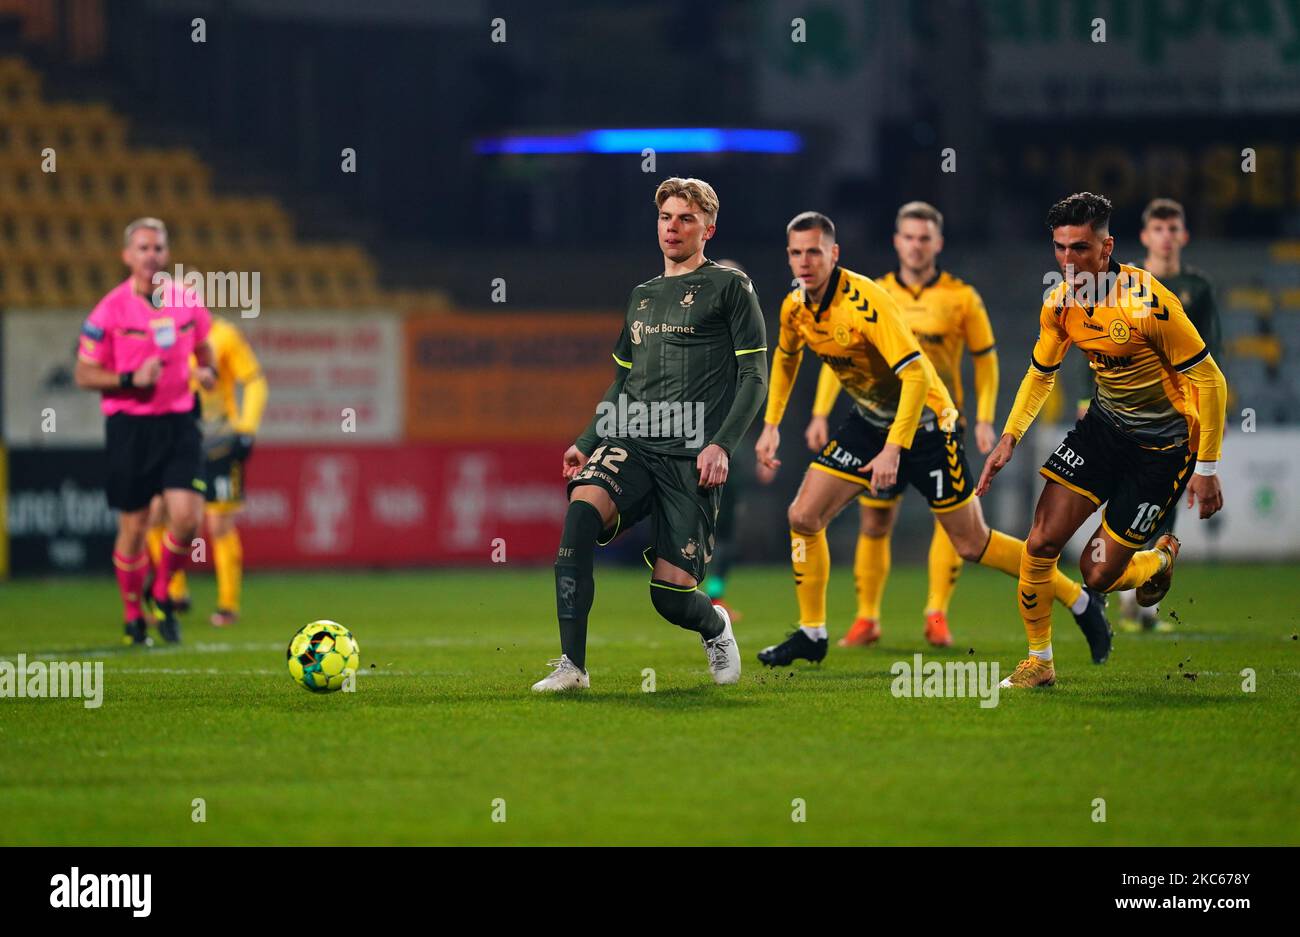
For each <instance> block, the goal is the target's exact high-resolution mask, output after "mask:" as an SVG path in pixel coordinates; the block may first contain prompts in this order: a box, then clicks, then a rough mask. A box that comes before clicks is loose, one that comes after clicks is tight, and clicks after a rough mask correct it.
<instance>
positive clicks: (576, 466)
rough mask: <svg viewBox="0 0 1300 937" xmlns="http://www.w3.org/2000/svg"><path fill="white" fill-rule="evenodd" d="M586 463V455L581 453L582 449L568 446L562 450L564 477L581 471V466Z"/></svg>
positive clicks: (568, 477)
mask: <svg viewBox="0 0 1300 937" xmlns="http://www.w3.org/2000/svg"><path fill="white" fill-rule="evenodd" d="M586 464H587V457H586V456H585V455H583V454H582V450H581V449H579V448H578V447H577V446H570V447H569V448H568V449H566V450H565V452H564V477H565V479H566V480H567V479H570V478H573V477H574V476H576V475H577V474H578V473H579V472H581V471H582V467H583V466H584V465H586Z"/></svg>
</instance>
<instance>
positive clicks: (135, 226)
mask: <svg viewBox="0 0 1300 937" xmlns="http://www.w3.org/2000/svg"><path fill="white" fill-rule="evenodd" d="M141 228H148V229H149V230H151V231H157V232H158V233H159V234H161V235H162V238H163V240H164V241H165V240H167V226H166V225H165V224H163V223H162V219H161V218H137V219H135V221H133V222H131V223H130V224H129V225H127V226H126V230H125V231H123V232H122V246H123V247H130V246H131V235H133V234H135V233H136V232H137V231H139V230H140V229H141Z"/></svg>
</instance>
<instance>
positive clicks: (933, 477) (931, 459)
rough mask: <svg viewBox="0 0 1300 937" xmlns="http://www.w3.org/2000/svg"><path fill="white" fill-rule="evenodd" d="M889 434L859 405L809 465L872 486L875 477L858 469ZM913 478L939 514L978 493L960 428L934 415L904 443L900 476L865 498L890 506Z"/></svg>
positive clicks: (870, 503)
mask: <svg viewBox="0 0 1300 937" xmlns="http://www.w3.org/2000/svg"><path fill="white" fill-rule="evenodd" d="M887 437H888V434H887V433H885V432H882V431H881V430H879V429H877V428H876V427H874V426H872V425H871V424H870V423H868V422H867V421H866V420H864V419H863V418H862V417H861V416H859V415H858V413H857V411H854V412H853V413H851V414H849V418H848V419H847V420H845V421H844V422H843V423H841V424H840V425H839V427H838V428H837V429H836V430H835V432H834V433H832V434H831V441H830V442H828V443H827V444H826V446H825V448H823V449H822V451H821V452H819V453H818V454H817V455H816V456H815V457H814V458H813V461H812V464H811V465H810V466H809V468H813V469H817V470H819V471H822V472H829V473H830V474H831V475H834V476H836V477H837V478H843V479H845V480H847V481H851V482H856V483H857V484H859V485H861V486H862V487H863V488H868V489H869V488H870V486H871V480H870V478H869V477H868V476H866V475H863V474H861V473H859V472H858V469H860V468H861V467H862V466H864V465H866V464H867V463H868V462H870V461H871V460H872V459H874V458H875V457H876V456H877V455H878V454H879V453H880V450H881V449H883V448H884V447H885V441H886V439H887ZM908 484H910V485H911V486H912V487H913V488H915V489H916V490H917V491H919V492H920V493H921V494H922V495H923V496H924V497H925V500H926V502H927V503H928V504H929V505H930V510H931V511H934V512H935V513H936V514H943V513H945V512H947V511H955V510H956V509H957V508H959V507H961V506H962V505H963V504H965V503H966V502H967V501H969V500H970V499H971V498H973V497H974V496H975V482H974V480H973V479H972V478H971V474H970V469H969V468H968V467H967V465H966V447H965V445H964V444H963V442H962V434H961V432H960V430H956V431H954V432H945V431H944V430H941V429H940V428H939V427H938V425H937V424H936V422H935V421H934V420H928V421H925V422H923V423H922V424H921V425H920V426H919V427H917V430H916V435H915V436H914V437H912V447H911V448H910V449H904V450H903V452H902V455H901V456H900V457H899V459H898V479H897V481H895V482H894V484H893V485H891V486H890V487H889V488H885V489H883V490H880V489H878V490H877V491H876V492H875V493H874V494H871V493H868V494H866V495H864V496H862V497H861V498H859V500H860V501H861V502H862V503H864V504H866V505H867V506H868V507H888V506H889V505H891V504H892V503H893V502H895V501H897V500H898V499H899V498H901V497H902V496H903V488H904V486H905V485H908Z"/></svg>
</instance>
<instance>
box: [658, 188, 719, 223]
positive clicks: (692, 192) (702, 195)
mask: <svg viewBox="0 0 1300 937" xmlns="http://www.w3.org/2000/svg"><path fill="white" fill-rule="evenodd" d="M673 196H676V197H677V198H680V199H684V200H685V201H687V202H690V203H691V204H693V205H694V206H695V207H696V208H698V209H699V210H700V214H702V215H707V216H708V218H709V224H713V223H714V222H715V221H717V220H718V193H717V192H714V191H713V186H711V185H709V184H708V183H707V182H705V181H704V180H703V179H682V178H680V177H679V176H673V177H672V178H671V179H665V180H664V181H663V182H661V183H659V188H657V189H655V208H663V207H664V202H666V201H668V200H669V199H670V198H672V197H673Z"/></svg>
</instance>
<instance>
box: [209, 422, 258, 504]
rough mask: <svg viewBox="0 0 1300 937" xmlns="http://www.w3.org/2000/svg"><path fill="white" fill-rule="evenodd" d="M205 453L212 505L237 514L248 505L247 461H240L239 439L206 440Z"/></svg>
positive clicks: (220, 438) (229, 437) (224, 437)
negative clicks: (235, 511)
mask: <svg viewBox="0 0 1300 937" xmlns="http://www.w3.org/2000/svg"><path fill="white" fill-rule="evenodd" d="M203 449H204V457H205V463H204V475H203V478H204V481H206V482H207V484H208V490H207V491H206V492H204V494H205V495H206V497H207V500H208V504H210V505H211V506H213V507H214V508H218V509H222V510H235V509H237V508H238V507H239V506H240V505H242V504H243V503H244V477H245V467H246V466H247V465H248V460H247V459H241V458H236V456H235V437H233V436H221V437H219V438H217V439H210V440H206V441H205V442H204V444H203Z"/></svg>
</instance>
